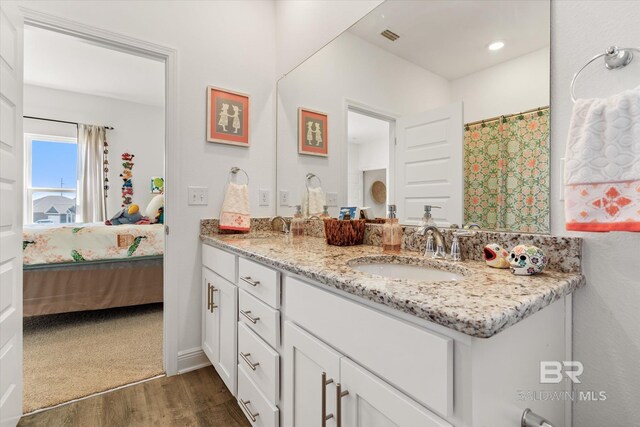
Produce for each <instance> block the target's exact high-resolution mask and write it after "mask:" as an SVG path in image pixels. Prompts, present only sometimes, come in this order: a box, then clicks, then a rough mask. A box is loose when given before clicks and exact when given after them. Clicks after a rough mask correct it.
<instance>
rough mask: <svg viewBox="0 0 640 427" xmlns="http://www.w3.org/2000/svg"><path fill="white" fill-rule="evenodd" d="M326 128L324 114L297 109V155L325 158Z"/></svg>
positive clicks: (327, 141) (327, 140) (327, 152)
mask: <svg viewBox="0 0 640 427" xmlns="http://www.w3.org/2000/svg"><path fill="white" fill-rule="evenodd" d="M328 128H329V125H328V122H327V114H326V113H321V112H319V111H313V110H309V109H307V108H302V107H300V108H298V153H300V154H308V155H311V156H324V157H327V156H328V154H329V139H328V132H327V129H328Z"/></svg>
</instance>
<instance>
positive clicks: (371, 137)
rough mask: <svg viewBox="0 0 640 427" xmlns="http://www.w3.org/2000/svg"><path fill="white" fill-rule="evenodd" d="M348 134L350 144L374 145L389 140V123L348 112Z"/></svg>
mask: <svg viewBox="0 0 640 427" xmlns="http://www.w3.org/2000/svg"><path fill="white" fill-rule="evenodd" d="M347 120H348V125H347V129H348V133H349V143H350V144H364V143H375V142H380V141H388V140H389V122H386V121H384V120H380V119H376V118H373V117H369V116H365V115H364V114H360V113H356V112H354V111H349V112H348V117H347Z"/></svg>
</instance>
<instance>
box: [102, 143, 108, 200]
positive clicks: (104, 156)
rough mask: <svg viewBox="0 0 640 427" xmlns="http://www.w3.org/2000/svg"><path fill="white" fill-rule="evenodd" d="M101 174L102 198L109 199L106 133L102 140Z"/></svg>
mask: <svg viewBox="0 0 640 427" xmlns="http://www.w3.org/2000/svg"><path fill="white" fill-rule="evenodd" d="M102 173H103V179H104V198H105V199H106V198H107V197H109V194H108V193H109V143H108V142H107V137H106V132H105V139H104V149H103V150H102Z"/></svg>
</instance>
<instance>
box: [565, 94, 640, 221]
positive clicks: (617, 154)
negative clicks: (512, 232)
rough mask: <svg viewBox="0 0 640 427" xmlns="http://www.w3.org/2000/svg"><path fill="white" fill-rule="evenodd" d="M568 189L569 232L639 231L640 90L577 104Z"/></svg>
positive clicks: (570, 142) (569, 152) (568, 158)
mask: <svg viewBox="0 0 640 427" xmlns="http://www.w3.org/2000/svg"><path fill="white" fill-rule="evenodd" d="M564 184H565V192H564V194H565V216H566V223H567V230H575V231H640V86H639V87H637V88H635V89H633V90H628V91H625V92H622V93H619V94H617V95H614V96H612V97H610V98H606V99H597V98H594V99H578V100H577V101H576V103H575V105H574V107H573V116H572V118H571V125H570V128H569V140H568V141H567V151H566V154H565V167H564Z"/></svg>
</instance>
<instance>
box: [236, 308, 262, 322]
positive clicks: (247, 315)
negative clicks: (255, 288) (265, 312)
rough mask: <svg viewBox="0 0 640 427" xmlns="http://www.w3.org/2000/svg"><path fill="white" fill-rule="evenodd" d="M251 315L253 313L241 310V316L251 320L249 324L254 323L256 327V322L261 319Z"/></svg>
mask: <svg viewBox="0 0 640 427" xmlns="http://www.w3.org/2000/svg"><path fill="white" fill-rule="evenodd" d="M249 313H251V311H250V310H249V311H244V310H240V314H242V315H243V316H244V317H246V318H247V319H249V322H251V323H253V324H254V325H255V324H256V322H257V321H258V320H260V318H259V317H252V316H251V315H250V314H249Z"/></svg>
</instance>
